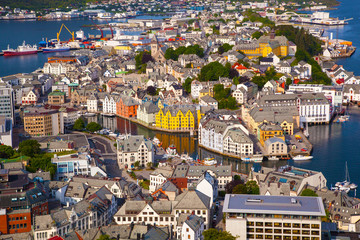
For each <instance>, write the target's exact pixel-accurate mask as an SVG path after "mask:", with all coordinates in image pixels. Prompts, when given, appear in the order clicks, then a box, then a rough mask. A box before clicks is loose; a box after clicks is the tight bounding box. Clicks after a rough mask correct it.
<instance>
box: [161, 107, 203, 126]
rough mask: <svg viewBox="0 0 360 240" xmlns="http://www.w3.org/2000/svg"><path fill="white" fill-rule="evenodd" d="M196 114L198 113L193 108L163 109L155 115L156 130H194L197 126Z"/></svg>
mask: <svg viewBox="0 0 360 240" xmlns="http://www.w3.org/2000/svg"><path fill="white" fill-rule="evenodd" d="M197 114H198V112H197V111H196V110H195V108H194V107H188V106H168V107H164V108H163V109H160V110H159V112H158V113H157V114H156V115H155V125H156V127H158V128H162V129H166V130H173V131H190V130H195V129H196V128H197V125H198V120H197V119H198V116H197Z"/></svg>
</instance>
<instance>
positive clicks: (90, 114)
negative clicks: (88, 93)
mask: <svg viewBox="0 0 360 240" xmlns="http://www.w3.org/2000/svg"><path fill="white" fill-rule="evenodd" d="M95 115H96V113H89V112H86V113H84V114H83V116H84V117H93V116H95Z"/></svg>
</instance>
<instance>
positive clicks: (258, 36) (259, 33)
mask: <svg viewBox="0 0 360 240" xmlns="http://www.w3.org/2000/svg"><path fill="white" fill-rule="evenodd" d="M261 36H262V33H261V32H259V31H256V32H254V33H253V34H252V35H251V37H252V38H256V39H259V38H260V37H261Z"/></svg>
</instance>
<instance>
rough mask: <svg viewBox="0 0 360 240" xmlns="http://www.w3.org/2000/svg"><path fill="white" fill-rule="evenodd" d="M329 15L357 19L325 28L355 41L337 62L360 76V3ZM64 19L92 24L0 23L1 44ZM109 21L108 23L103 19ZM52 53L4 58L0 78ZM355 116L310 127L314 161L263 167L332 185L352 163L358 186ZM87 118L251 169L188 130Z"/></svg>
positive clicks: (358, 119)
mask: <svg viewBox="0 0 360 240" xmlns="http://www.w3.org/2000/svg"><path fill="white" fill-rule="evenodd" d="M330 16H331V17H339V18H340V19H344V18H353V20H351V21H349V24H348V25H345V26H336V27H324V26H320V27H321V28H324V29H325V33H324V34H325V35H328V36H329V35H330V33H331V32H332V33H333V36H334V38H340V39H345V40H349V41H352V42H353V45H354V46H356V47H358V50H357V51H356V52H355V54H354V55H353V56H352V57H351V58H347V59H341V60H339V61H338V63H339V64H342V65H344V67H345V68H346V69H347V70H349V71H353V72H354V73H355V75H360V68H359V67H358V66H360V51H359V50H360V48H359V47H360V38H359V36H360V2H358V1H351V0H343V1H342V3H341V4H340V6H339V7H338V9H336V10H333V11H331V12H330ZM62 22H64V23H65V24H66V25H67V27H69V29H70V30H71V31H77V30H79V29H80V28H81V26H83V25H86V24H91V21H90V20H88V19H78V20H68V21H39V22H38V21H0V35H1V38H0V48H1V49H6V48H7V45H8V44H11V47H13V48H15V47H16V46H18V45H20V44H21V43H22V41H23V40H25V41H26V42H27V43H29V44H36V43H38V42H39V41H41V39H42V38H46V37H47V38H48V39H50V38H56V32H57V31H58V30H59V28H60V26H61V24H62ZM100 23H105V21H103V22H100ZM83 30H84V31H85V33H86V34H88V33H91V34H99V32H98V31H97V30H91V29H89V28H83ZM60 38H61V39H69V38H70V34H69V33H67V32H66V31H64V32H63V33H62V34H61V36H60ZM48 56H50V55H48V54H47V55H45V54H42V53H41V54H38V55H32V56H21V57H12V58H5V57H0V77H1V76H5V75H9V74H15V73H18V72H31V71H33V70H35V69H37V68H39V67H42V66H43V64H44V63H45V62H46V60H47V57H48ZM349 112H350V114H351V118H350V121H349V122H346V123H342V124H332V125H317V126H312V127H310V128H309V133H310V138H309V139H310V141H311V142H312V143H313V145H314V150H313V156H314V158H313V159H312V160H311V161H305V162H301V163H294V162H293V161H292V160H289V161H273V162H270V161H268V162H263V163H262V164H263V165H264V166H268V167H274V166H281V165H285V164H290V165H295V166H298V167H303V168H308V169H312V170H317V171H322V172H323V174H324V176H325V177H326V178H327V180H328V186H329V187H330V186H331V184H332V185H334V184H335V183H336V182H337V181H343V180H345V179H344V178H345V162H347V163H348V168H349V174H350V178H351V181H352V182H354V183H356V184H358V185H359V184H360V175H359V174H358V173H359V172H360V161H359V160H358V157H359V156H360V147H359V144H358V141H359V140H360V138H359V136H358V135H357V134H356V133H358V132H360V109H359V108H357V107H353V108H350V110H349ZM89 121H97V122H99V123H102V124H103V126H104V127H106V128H109V129H111V130H113V131H115V130H117V131H119V132H121V133H125V131H126V132H131V133H132V134H142V135H144V136H145V137H149V138H153V137H154V136H156V137H157V138H159V139H160V141H161V142H162V143H163V147H165V148H166V147H167V146H169V145H170V144H174V145H175V146H176V147H177V150H178V152H179V153H180V154H182V153H188V154H189V155H190V156H192V157H194V158H195V157H197V156H199V157H200V158H205V157H215V158H216V159H217V160H218V162H220V163H221V162H222V163H223V164H229V163H231V164H232V167H233V170H234V171H238V172H242V173H248V172H249V170H250V169H251V167H252V164H251V163H243V162H240V161H238V160H235V159H229V158H226V157H222V156H220V155H217V154H213V153H211V152H208V151H205V150H203V149H199V148H198V144H197V139H196V138H193V137H190V136H189V135H188V134H168V133H164V132H155V131H152V130H149V129H146V128H145V127H143V126H137V125H136V124H133V123H129V121H126V120H124V119H121V118H118V117H103V116H98V117H93V118H89Z"/></svg>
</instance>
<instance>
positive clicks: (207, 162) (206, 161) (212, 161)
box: [201, 158, 217, 166]
mask: <svg viewBox="0 0 360 240" xmlns="http://www.w3.org/2000/svg"><path fill="white" fill-rule="evenodd" d="M201 163H202V164H204V165H205V166H212V165H216V164H217V161H216V159H215V158H205V159H204V160H202V161H201Z"/></svg>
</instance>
